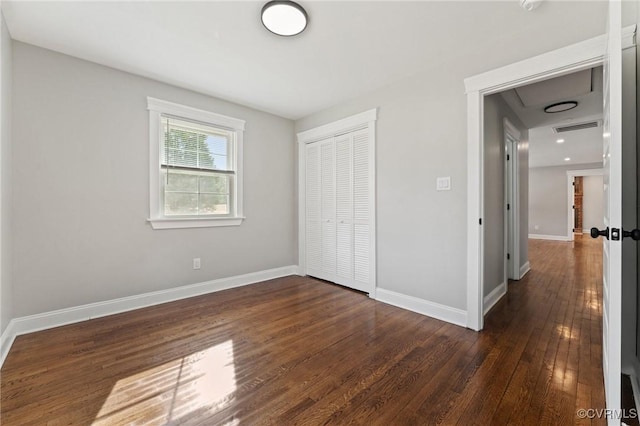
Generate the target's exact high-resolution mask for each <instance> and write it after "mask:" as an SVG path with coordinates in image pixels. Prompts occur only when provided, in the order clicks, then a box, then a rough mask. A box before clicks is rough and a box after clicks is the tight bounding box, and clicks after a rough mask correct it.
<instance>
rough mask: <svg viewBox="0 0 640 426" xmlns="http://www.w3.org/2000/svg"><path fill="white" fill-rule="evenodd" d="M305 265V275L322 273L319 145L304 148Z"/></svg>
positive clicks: (314, 144)
mask: <svg viewBox="0 0 640 426" xmlns="http://www.w3.org/2000/svg"><path fill="white" fill-rule="evenodd" d="M305 150H306V152H305V165H306V166H305V169H306V174H305V194H306V196H305V265H306V268H307V270H306V273H307V274H309V275H312V276H314V277H317V276H318V275H319V274H321V273H322V225H321V203H322V201H321V191H320V143H311V144H307V145H306V146H305Z"/></svg>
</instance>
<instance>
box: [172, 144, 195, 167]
mask: <svg viewBox="0 0 640 426" xmlns="http://www.w3.org/2000/svg"><path fill="white" fill-rule="evenodd" d="M167 154H168V155H169V158H168V161H167V162H166V164H168V165H171V166H184V167H198V153H197V152H196V151H184V150H179V149H172V148H170V149H169V150H168V153H167Z"/></svg>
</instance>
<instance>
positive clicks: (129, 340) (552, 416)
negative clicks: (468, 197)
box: [0, 238, 605, 426]
mask: <svg viewBox="0 0 640 426" xmlns="http://www.w3.org/2000/svg"><path fill="white" fill-rule="evenodd" d="M600 244H601V243H600V242H598V241H591V240H589V239H586V238H585V239H580V240H578V241H576V242H575V243H563V242H551V241H535V240H532V241H530V258H531V264H532V270H531V272H530V273H529V274H528V275H527V276H526V278H525V279H523V280H522V281H519V282H513V283H511V284H510V285H509V293H508V295H507V296H506V297H505V298H504V299H503V300H502V301H501V302H499V303H498V304H497V305H496V306H495V307H494V308H493V310H492V311H491V312H490V313H489V315H488V316H487V318H486V326H485V330H484V331H483V332H481V333H476V332H474V331H471V330H467V329H464V328H461V327H457V326H454V325H450V324H447V323H444V322H441V321H438V320H435V319H431V318H427V317H424V316H422V315H419V314H416V313H413V312H408V311H405V310H402V309H398V308H395V307H393V306H389V305H385V304H383V303H379V302H376V301H374V300H372V299H369V298H368V297H366V296H364V295H362V294H359V293H356V292H352V291H349V290H346V289H343V288H341V287H338V286H335V285H331V284H327V283H324V282H321V281H318V280H314V279H311V278H301V277H288V278H283V279H278V280H272V281H268V282H265V283H260V284H255V285H251V286H247V287H242V288H238V289H233V290H228V291H224V292H219V293H215V294H210V295H206V296H201V297H196V298H192V299H188V300H182V301H178V302H173V303H168V304H164V305H160V306H156V307H152V308H147V309H142V310H138V311H134V312H129V313H124V314H119V315H114V316H110V317H106V318H101V319H95V320H92V321H87V322H83V323H79V324H75V325H69V326H66V327H60V328H56V329H52V330H47V331H42V332H38V333H33V334H29V335H25V336H21V337H18V338H17V339H16V341H15V343H14V345H13V348H12V349H11V352H10V353H9V355H8V357H7V359H6V361H5V364H4V366H3V368H2V371H1V392H2V395H1V403H2V409H1V419H0V420H1V422H2V425H4V426H9V425H30V424H33V425H42V424H51V425H59V424H80V425H82V424H99V425H107V424H111V425H123V424H139V425H142V424H145V425H146V424H157V425H162V424H204V425H217V424H221V425H252V424H274V425H289V424H301V425H319V424H367V425H370V424H373V425H385V426H386V425H425V424H436V423H440V424H447V425H448V424H461V425H470V424H479V425H487V424H495V425H505V424H524V425H542V424H557V425H569V424H574V423H576V424H578V423H579V424H591V423H592V421H591V420H580V419H578V418H577V417H576V410H577V409H579V408H603V407H604V393H603V380H602V368H601V364H602V362H601V350H602V349H601V335H602V326H601V321H602V308H601V298H602V291H601V288H602V285H601V276H602V257H601V256H602V254H601V245H600ZM424 279H425V280H428V279H429V277H424ZM604 423H605V422H604V420H602V419H596V420H593V424H604Z"/></svg>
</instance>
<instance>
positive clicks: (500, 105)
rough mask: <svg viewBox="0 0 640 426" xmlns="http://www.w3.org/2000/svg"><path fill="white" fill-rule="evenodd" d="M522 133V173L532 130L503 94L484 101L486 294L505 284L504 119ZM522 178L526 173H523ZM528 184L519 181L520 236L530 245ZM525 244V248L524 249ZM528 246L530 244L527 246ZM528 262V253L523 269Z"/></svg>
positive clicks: (520, 155) (520, 148)
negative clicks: (527, 232)
mask: <svg viewBox="0 0 640 426" xmlns="http://www.w3.org/2000/svg"><path fill="white" fill-rule="evenodd" d="M505 117H506V118H508V119H509V121H510V122H511V123H512V124H513V125H514V126H516V127H517V128H518V130H520V132H521V141H520V143H519V144H518V160H519V161H520V162H521V163H520V164H519V167H520V171H522V170H527V168H528V161H529V151H528V146H529V143H528V139H529V135H528V130H527V128H526V127H525V126H524V124H522V122H521V121H520V119H519V118H518V116H516V114H515V113H514V112H513V110H512V109H511V108H510V107H509V105H507V103H506V102H505V101H504V100H503V99H502V96H501V95H500V94H495V95H491V96H487V97H486V98H485V101H484V215H483V227H482V229H483V232H484V265H483V266H484V295H485V296H486V295H488V294H489V293H491V291H493V290H494V289H495V288H496V287H498V286H499V285H500V284H502V283H503V282H504V264H505V259H504V219H505V218H504V206H505V199H504V185H505V181H504V173H505V170H504V163H505V151H504V150H505V148H504V123H503V120H504V118H505ZM519 175H520V176H522V173H519ZM527 183H528V182H527V181H526V180H524V181H523V182H522V181H521V182H519V186H520V187H519V192H520V196H521V197H520V198H521V202H520V203H521V205H520V228H521V229H520V233H521V234H522V235H523V236H524V238H523V240H524V241H525V242H526V235H527V234H526V229H527V220H528V219H527V218H528V209H527V204H526V203H525V204H524V205H522V198H523V195H526V193H527ZM522 245H523V244H521V249H522ZM524 246H525V247H526V244H524ZM527 261H528V250H525V251H524V253H521V255H520V264H521V265H520V266H522V265H524V264H525V263H526V262H527Z"/></svg>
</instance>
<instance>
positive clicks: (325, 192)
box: [320, 138, 336, 281]
mask: <svg viewBox="0 0 640 426" xmlns="http://www.w3.org/2000/svg"><path fill="white" fill-rule="evenodd" d="M335 163H336V158H335V144H334V141H333V138H331V139H329V140H325V141H322V142H320V198H321V209H320V210H321V227H322V245H321V246H322V256H321V258H322V268H321V270H322V276H321V277H320V278H324V279H326V280H329V281H335V273H336V168H335Z"/></svg>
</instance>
